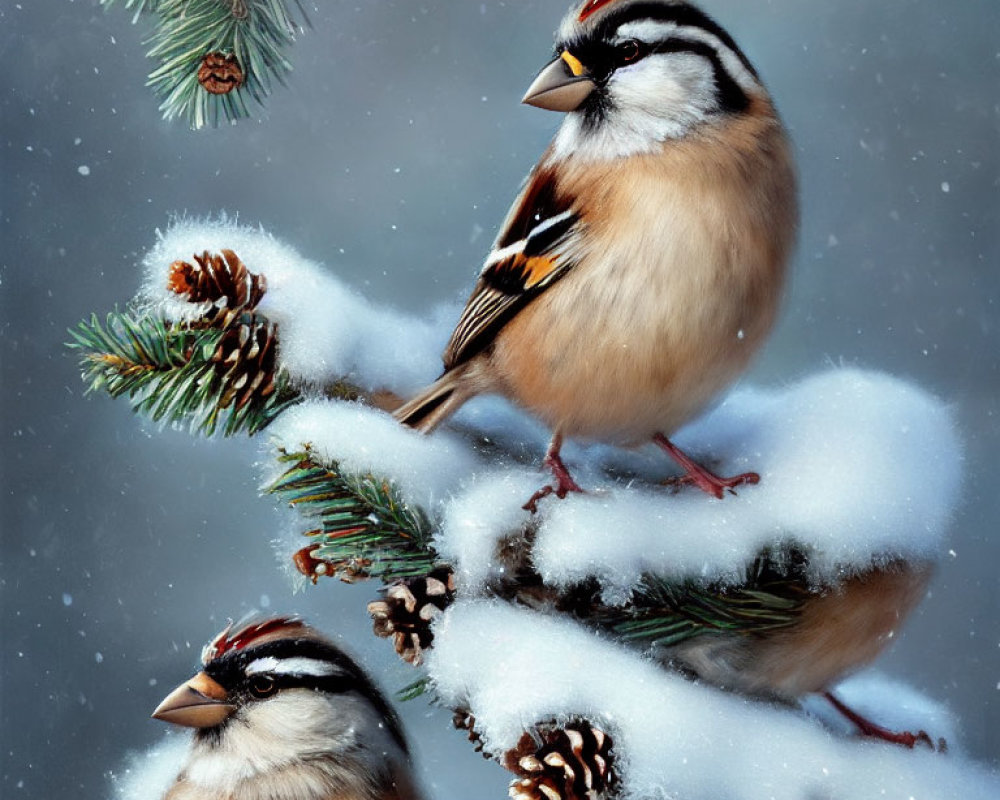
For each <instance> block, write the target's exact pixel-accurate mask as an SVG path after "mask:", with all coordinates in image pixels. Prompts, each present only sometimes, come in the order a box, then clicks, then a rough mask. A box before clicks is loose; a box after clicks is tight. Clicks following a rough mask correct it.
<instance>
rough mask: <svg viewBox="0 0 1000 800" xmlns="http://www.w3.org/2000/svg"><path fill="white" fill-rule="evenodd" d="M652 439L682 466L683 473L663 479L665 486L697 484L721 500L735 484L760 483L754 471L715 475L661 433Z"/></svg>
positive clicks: (706, 492)
mask: <svg viewBox="0 0 1000 800" xmlns="http://www.w3.org/2000/svg"><path fill="white" fill-rule="evenodd" d="M653 441H654V442H656V444H658V445H659V446H660V447H662V448H663V449H664V450H665V451H666V452H667V454H668V455H669V456H670V457H671V458H672V459H673V460H674V461H676V462H677V463H678V464H680V465H681V467H683V468H684V474H683V475H681V476H680V477H677V478H668V479H667V480H665V481H664V482H663V483H664V485H666V486H697V487H698V488H699V489H701V490H702V491H703V492H705V494H710V495H712V496H714V497H717V498H719V499H720V500H721V499H722V497H723V494H724V492H725V491H727V490H728V491H729V492H730V493H731V494H736V492H734V491H733V490H734V489H735V488H736V487H737V486H749V485H753V484H757V483H760V475H758V474H757V473H756V472H744V473H742V474H740V475H733V476H732V477H728V478H725V477H722V476H721V475H716V474H715V473H714V472H712V471H711V470H708V469H706V468H705V467H703V466H702V465H701V464H699V463H698V462H697V461H695V460H694V459H693V458H691V456H689V455H688V454H687V453H685V452H684V451H683V450H681V449H680V448H679V447H678V446H677V445H675V444H674V443H673V442H671V441H670V440H669V439H668V438H667V437H666V436H664V435H663V434H661V433H658V434H656V436H654V437H653Z"/></svg>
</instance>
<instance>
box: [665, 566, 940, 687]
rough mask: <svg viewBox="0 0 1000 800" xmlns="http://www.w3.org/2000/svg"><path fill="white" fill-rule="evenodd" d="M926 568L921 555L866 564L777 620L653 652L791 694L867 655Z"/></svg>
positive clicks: (708, 676)
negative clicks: (760, 628) (790, 616)
mask: <svg viewBox="0 0 1000 800" xmlns="http://www.w3.org/2000/svg"><path fill="white" fill-rule="evenodd" d="M932 573H933V568H932V567H931V566H930V565H929V564H926V563H908V562H901V561H897V562H892V563H890V564H887V565H885V566H884V567H876V568H872V569H871V570H868V571H866V572H863V573H861V574H859V575H856V576H853V577H851V578H848V579H846V580H844V581H843V582H842V583H840V584H838V585H836V586H833V587H830V588H828V589H824V590H822V591H819V592H815V593H813V594H811V595H810V596H808V597H807V598H806V599H805V600H804V602H803V603H802V606H801V608H800V609H799V610H798V611H797V613H796V618H795V621H794V622H793V623H792V624H789V625H787V626H785V627H781V628H778V629H776V630H772V631H767V632H766V633H746V634H739V635H734V636H702V637H698V638H694V639H691V640H690V641H688V642H685V643H683V644H681V645H680V646H678V647H675V648H670V649H664V651H663V652H662V653H660V654H659V656H660V657H661V658H662V659H664V660H667V661H670V662H671V663H674V664H676V665H678V666H681V667H683V668H685V669H687V670H689V671H690V672H692V673H693V674H695V675H697V676H698V678H700V679H702V680H705V681H707V682H709V683H712V684H715V685H717V686H721V687H723V688H726V689H732V690H734V691H738V692H742V693H745V694H752V695H763V696H767V697H772V698H777V699H781V700H784V701H788V702H794V701H796V700H798V699H799V698H801V697H803V696H804V695H807V694H814V693H823V692H826V691H829V690H830V689H831V688H832V687H833V686H834V685H835V684H836V683H837V682H838V681H840V680H842V679H843V678H845V677H847V676H848V675H850V674H851V673H853V672H856V671H858V670H860V669H861V668H863V667H865V666H867V665H868V664H870V663H871V662H872V661H874V660H875V658H877V657H878V655H879V654H880V653H881V652H882V651H883V650H884V649H885V648H886V647H887V646H888V645H889V643H890V642H891V641H892V640H893V638H894V636H895V635H896V634H897V632H898V631H899V629H900V626H901V625H902V624H903V622H904V621H905V619H906V618H907V617H908V616H909V614H910V612H911V611H913V609H914V608H915V607H916V606H917V604H918V603H919V602H920V601H921V599H923V597H924V594H925V592H926V589H927V584H928V582H929V581H930V578H931V575H932Z"/></svg>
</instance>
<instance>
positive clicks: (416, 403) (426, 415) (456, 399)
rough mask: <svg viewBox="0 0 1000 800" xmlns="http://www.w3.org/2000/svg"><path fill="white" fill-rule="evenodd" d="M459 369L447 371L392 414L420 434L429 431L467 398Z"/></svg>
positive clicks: (467, 394)
mask: <svg viewBox="0 0 1000 800" xmlns="http://www.w3.org/2000/svg"><path fill="white" fill-rule="evenodd" d="M462 372H463V371H462V370H461V369H458V370H451V371H449V372H446V373H445V374H444V375H442V376H441V377H440V378H438V379H437V380H436V381H435V382H434V383H432V384H431V385H430V386H428V387H427V388H426V389H424V390H423V391H422V392H421V393H420V394H418V395H417V396H416V397H414V398H413V399H412V400H410V401H409V402H407V403H404V404H403V405H402V406H400V407H399V408H397V409H396V410H395V411H394V412H393V416H394V417H395V418H396V419H398V420H399V421H400V422H402V423H403V424H404V425H408V426H410V427H411V428H416V429H417V430H418V431H421V432H422V433H429V432H430V431H432V430H434V429H435V428H436V427H437V426H438V425H440V424H441V423H442V422H444V420H446V419H447V418H448V417H450V416H451V415H452V414H454V413H455V412H456V411H458V409H459V407H460V406H461V405H462V404H463V403H464V402H465V401H466V400H468V399H469V393H468V392H467V391H466V389H465V388H464V386H463V381H462Z"/></svg>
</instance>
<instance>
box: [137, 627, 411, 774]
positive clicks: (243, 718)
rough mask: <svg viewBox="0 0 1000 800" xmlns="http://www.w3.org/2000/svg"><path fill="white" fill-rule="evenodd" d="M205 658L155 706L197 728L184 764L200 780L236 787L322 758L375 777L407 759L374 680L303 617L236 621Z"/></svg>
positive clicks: (162, 715)
mask: <svg viewBox="0 0 1000 800" xmlns="http://www.w3.org/2000/svg"><path fill="white" fill-rule="evenodd" d="M202 665H203V669H202V670H201V671H200V672H198V674H196V675H195V676H194V677H193V678H191V679H190V680H188V681H187V682H185V683H183V684H181V685H180V686H179V687H178V688H177V689H175V690H174V691H173V692H171V693H170V694H169V695H168V696H167V697H166V698H165V699H164V700H163V702H162V703H160V705H159V706H158V707H157V708H156V710H155V711H154V712H153V717H154V718H156V719H159V720H163V721H165V722H170V723H173V724H175V725H181V726H185V727H190V728H194V729H196V731H195V737H194V744H193V749H192V760H191V762H190V763H189V765H188V767H187V768H186V771H187V774H188V777H189V778H190V779H191V780H193V781H195V782H198V783H205V784H209V783H213V784H224V785H227V786H232V785H234V784H235V783H237V782H238V781H239V780H245V779H248V778H252V777H253V776H254V775H260V774H263V773H267V772H268V771H274V770H280V769H285V768H288V767H289V766H290V765H295V764H296V763H300V762H305V761H307V760H310V759H311V760H316V759H323V758H327V759H330V760H331V763H336V764H337V765H338V769H340V768H343V770H344V771H345V772H350V771H352V770H353V771H355V772H357V771H361V772H364V773H366V774H367V775H368V776H369V777H372V776H377V775H378V773H380V772H383V773H389V772H391V771H392V770H393V769H398V768H399V765H400V764H406V763H407V761H408V757H407V746H406V741H405V739H404V736H403V732H402V729H401V727H400V724H399V721H398V719H397V717H396V715H395V713H394V712H393V711H392V709H391V707H390V706H389V704H388V703H387V702H386V700H385V698H384V697H383V696H382V694H381V693H380V692H379V691H378V689H377V688H376V687H375V685H374V684H373V683H372V681H371V680H370V679H369V678H368V677H367V676H366V675H365V673H364V672H363V671H362V670H361V668H360V667H359V666H358V665H357V664H356V663H355V662H354V661H353V660H352V659H351V658H350V657H348V656H347V655H346V654H345V653H344V652H343V651H342V650H341V649H340V648H338V647H336V646H335V645H334V644H332V643H331V642H330V641H329V640H327V639H325V638H324V637H323V636H321V635H320V634H319V633H318V632H316V631H315V630H314V629H313V628H311V627H309V626H307V625H306V624H304V623H303V622H301V621H300V620H298V619H294V618H288V617H277V618H272V619H266V620H258V621H253V622H250V623H245V624H241V625H240V626H238V627H234V626H232V625H230V626H229V627H228V628H226V630H224V631H222V633H220V634H219V635H218V636H217V637H216V638H215V639H213V640H212V641H211V642H210V643H209V644H208V645H207V646H206V647H205V649H204V650H203V652H202ZM348 762H350V763H348Z"/></svg>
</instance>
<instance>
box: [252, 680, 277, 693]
mask: <svg viewBox="0 0 1000 800" xmlns="http://www.w3.org/2000/svg"><path fill="white" fill-rule="evenodd" d="M277 688H278V687H277V686H275V684H274V678H272V677H271V676H270V675H254V676H253V677H252V678H251V679H250V694H252V695H253V696H254V697H270V696H271V695H272V694H274V693H275V691H276V690H277Z"/></svg>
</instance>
